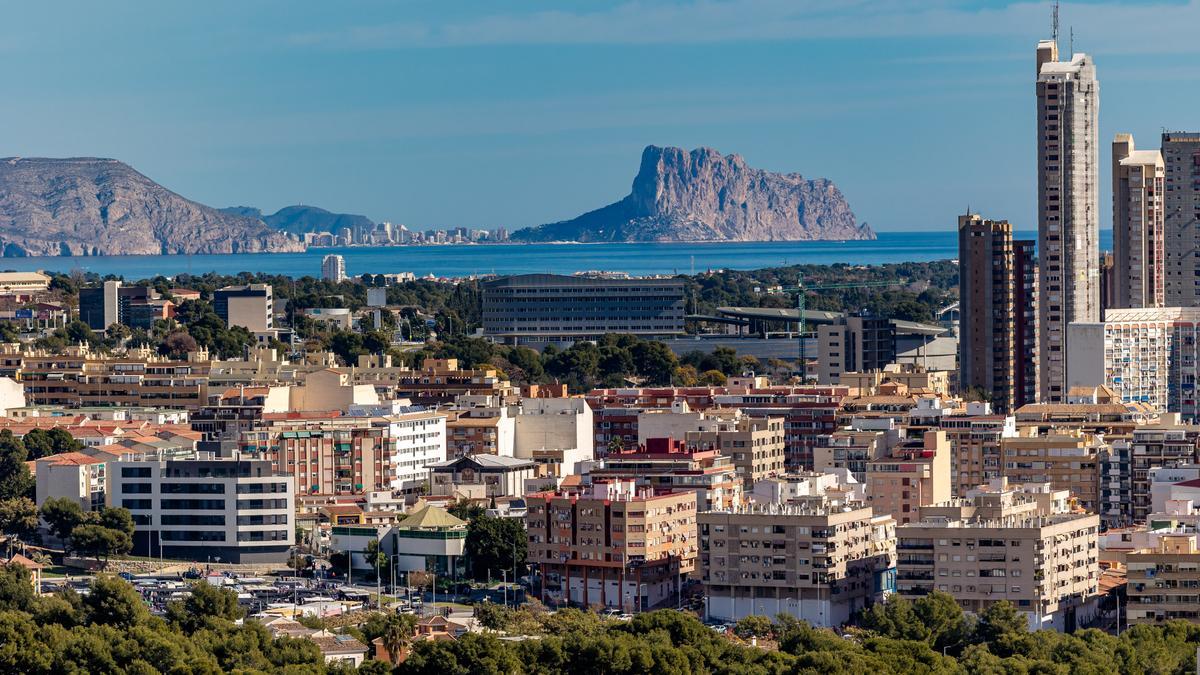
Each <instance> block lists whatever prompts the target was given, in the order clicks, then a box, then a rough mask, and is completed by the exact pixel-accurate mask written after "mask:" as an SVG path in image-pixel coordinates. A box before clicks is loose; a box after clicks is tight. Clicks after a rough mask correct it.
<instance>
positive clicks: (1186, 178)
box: [1161, 131, 1200, 307]
mask: <svg viewBox="0 0 1200 675" xmlns="http://www.w3.org/2000/svg"><path fill="white" fill-rule="evenodd" d="M1161 152H1162V158H1163V166H1164V169H1165V178H1164V180H1163V186H1164V191H1163V227H1164V231H1165V235H1164V236H1165V239H1166V263H1167V266H1166V270H1167V302H1166V304H1167V305H1168V306H1171V307H1197V306H1200V277H1197V276H1196V271H1197V270H1198V269H1200V257H1198V256H1200V251H1198V249H1200V227H1197V222H1198V221H1200V132H1187V131H1167V132H1163V135H1162V150H1161Z"/></svg>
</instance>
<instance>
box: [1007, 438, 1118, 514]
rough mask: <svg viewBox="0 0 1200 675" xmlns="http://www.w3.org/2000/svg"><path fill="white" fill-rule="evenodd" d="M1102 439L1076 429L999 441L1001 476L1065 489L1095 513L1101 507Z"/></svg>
mask: <svg viewBox="0 0 1200 675" xmlns="http://www.w3.org/2000/svg"><path fill="white" fill-rule="evenodd" d="M1106 448H1107V444H1106V443H1105V441H1104V439H1103V437H1099V436H1092V435H1089V434H1085V433H1081V432H1078V431H1076V430H1063V431H1060V432H1058V433H1052V434H1049V435H1046V436H1033V437H1028V436H1018V437H1016V438H1005V439H1003V440H1002V441H1001V442H1000V463H1001V467H1002V468H1001V472H1002V475H1003V476H1004V477H1005V478H1006V479H1008V481H1009V482H1010V483H1013V484H1020V483H1031V484H1032V483H1039V484H1041V483H1049V484H1050V485H1052V486H1053V487H1054V489H1055V490H1066V491H1067V492H1069V493H1070V494H1071V497H1072V498H1073V499H1074V500H1075V501H1076V503H1077V504H1078V505H1079V506H1080V507H1082V508H1084V509H1086V510H1088V511H1092V512H1095V511H1097V510H1098V507H1099V500H1100V493H1099V486H1100V455H1101V453H1102V452H1104V451H1105V449H1106Z"/></svg>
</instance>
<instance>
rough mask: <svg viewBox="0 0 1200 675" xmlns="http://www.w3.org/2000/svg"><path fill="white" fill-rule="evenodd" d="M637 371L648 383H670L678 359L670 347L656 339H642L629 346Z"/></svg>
mask: <svg viewBox="0 0 1200 675" xmlns="http://www.w3.org/2000/svg"><path fill="white" fill-rule="evenodd" d="M629 351H630V354H632V356H633V364H634V366H635V367H636V368H637V372H638V374H639V375H641V376H642V377H645V378H646V380H647V381H648V383H649V384H670V383H671V376H672V375H674V374H675V368H676V366H678V365H679V359H677V358H676V357H675V353H674V352H672V351H671V348H670V347H668V346H666V345H665V344H663V343H661V342H658V341H656V340H644V341H641V342H638V343H637V344H635V345H633V347H632V348H630V350H629Z"/></svg>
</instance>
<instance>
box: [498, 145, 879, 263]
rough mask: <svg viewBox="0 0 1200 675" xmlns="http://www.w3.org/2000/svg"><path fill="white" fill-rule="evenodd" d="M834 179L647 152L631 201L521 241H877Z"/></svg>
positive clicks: (716, 156)
mask: <svg viewBox="0 0 1200 675" xmlns="http://www.w3.org/2000/svg"><path fill="white" fill-rule="evenodd" d="M874 238H875V233H874V232H873V231H872V230H871V228H870V227H869V226H868V225H867V224H866V223H863V224H862V225H859V224H858V222H857V221H856V220H855V218H854V212H853V211H851V210H850V205H849V204H847V203H846V199H845V197H843V196H842V193H841V191H840V190H838V189H837V186H835V185H834V184H833V183H832V182H831V181H829V180H826V179H824V178H817V179H814V180H807V179H805V178H804V177H803V176H801V175H800V174H798V173H787V174H780V173H771V172H769V171H763V170H761V169H754V168H751V167H749V166H746V160H744V159H742V158H741V156H739V155H726V156H722V155H721V153H719V152H717V151H716V150H713V149H711V148H699V149H697V150H693V151H691V152H687V151H686V150H682V149H680V148H659V147H656V146H653V145H651V146H648V147H647V148H646V149H645V150H644V151H643V152H642V166H641V168H640V170H639V171H638V175H637V177H636V178H634V179H633V190H632V192H631V193H630V194H629V196H628V197H625V198H624V199H622V200H621V201H619V202H617V203H615V204H609V205H608V206H605V207H604V208H601V209H597V210H595V211H590V212H588V213H585V214H583V215H582V216H579V217H578V218H575V219H572V220H566V221H562V222H558V223H549V224H546V225H539V226H537V227H530V228H526V229H523V230H518V231H516V232H514V233H513V234H512V239H514V240H516V241H798V240H806V239H837V240H840V239H874Z"/></svg>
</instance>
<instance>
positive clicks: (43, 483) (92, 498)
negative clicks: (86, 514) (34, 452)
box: [34, 452, 115, 511]
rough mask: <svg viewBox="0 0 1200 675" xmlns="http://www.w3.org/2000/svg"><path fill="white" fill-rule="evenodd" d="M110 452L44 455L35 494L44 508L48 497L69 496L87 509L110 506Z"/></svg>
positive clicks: (37, 463)
mask: <svg viewBox="0 0 1200 675" xmlns="http://www.w3.org/2000/svg"><path fill="white" fill-rule="evenodd" d="M111 459H115V456H113V455H108V454H107V453H103V454H101V453H97V454H95V455H93V454H85V453H82V452H63V453H60V454H57V455H50V456H49V457H41V458H39V459H38V460H37V461H36V462H34V465H35V467H36V468H35V473H36V476H35V478H36V479H37V485H36V487H35V497H36V501H37V505H38V506H39V507H41V505H42V504H44V503H45V502H46V500H47V499H58V498H62V497H66V498H68V499H71V500H72V501H74V502H75V503H76V504H79V506H80V508H82V509H83V510H84V511H98V510H100V509H102V508H104V507H105V506H107V505H108V462H109V460H111Z"/></svg>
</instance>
